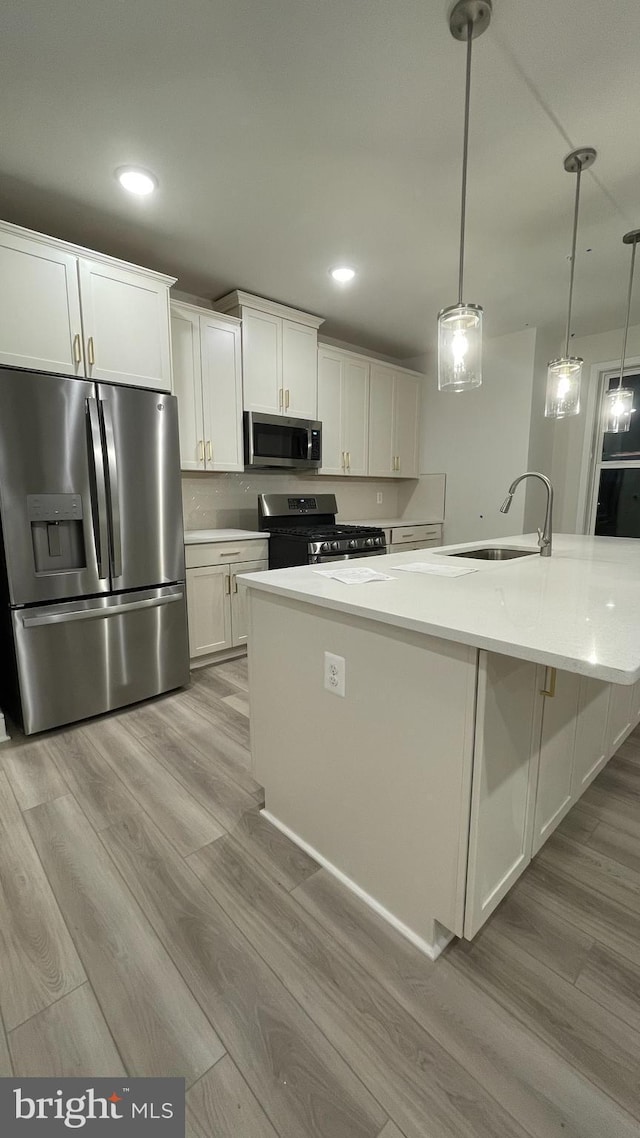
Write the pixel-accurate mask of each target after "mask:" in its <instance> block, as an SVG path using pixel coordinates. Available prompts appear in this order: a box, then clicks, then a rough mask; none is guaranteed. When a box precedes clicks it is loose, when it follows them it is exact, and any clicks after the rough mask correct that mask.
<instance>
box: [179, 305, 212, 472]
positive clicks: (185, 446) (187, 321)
mask: <svg viewBox="0 0 640 1138" xmlns="http://www.w3.org/2000/svg"><path fill="white" fill-rule="evenodd" d="M171 351H172V354H173V394H174V395H175V396H177V399H178V424H179V430H180V466H181V468H182V470H204V468H205V466H204V409H203V405H202V370H201V365H200V315H199V313H198V311H197V310H196V309H195V308H192V307H191V306H190V305H186V304H177V303H176V302H175V301H172V302H171Z"/></svg>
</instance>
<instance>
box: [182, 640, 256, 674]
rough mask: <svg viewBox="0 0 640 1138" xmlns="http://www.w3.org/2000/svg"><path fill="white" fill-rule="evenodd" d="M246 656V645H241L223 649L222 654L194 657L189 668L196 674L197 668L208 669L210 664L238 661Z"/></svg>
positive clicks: (211, 653)
mask: <svg viewBox="0 0 640 1138" xmlns="http://www.w3.org/2000/svg"><path fill="white" fill-rule="evenodd" d="M246 654H247V646H246V644H239V645H238V647H237V648H223V649H222V651H221V652H210V653H209V655H208V656H194V657H193V659H191V660H189V667H190V669H191V671H192V672H194V671H196V669H197V668H207V667H208V666H209V664H224V663H225V662H226V661H227V660H238V659H240V658H241V657H242V656H246Z"/></svg>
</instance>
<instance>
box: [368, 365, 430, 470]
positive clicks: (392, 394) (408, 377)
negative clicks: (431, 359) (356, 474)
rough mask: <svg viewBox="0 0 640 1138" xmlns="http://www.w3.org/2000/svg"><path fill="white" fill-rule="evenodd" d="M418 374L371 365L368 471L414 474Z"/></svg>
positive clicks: (418, 390)
mask: <svg viewBox="0 0 640 1138" xmlns="http://www.w3.org/2000/svg"><path fill="white" fill-rule="evenodd" d="M419 417H420V376H418V375H416V374H412V373H411V372H405V371H399V370H397V369H394V368H392V367H391V366H390V365H387V364H377V363H376V364H372V365H371V392H370V398H369V465H368V473H369V474H370V475H375V476H376V477H382V478H388V477H390V476H391V477H395V478H417V477H418V430H419Z"/></svg>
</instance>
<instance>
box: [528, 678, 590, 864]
mask: <svg viewBox="0 0 640 1138" xmlns="http://www.w3.org/2000/svg"><path fill="white" fill-rule="evenodd" d="M538 682H539V686H540V691H541V692H542V693H544V692H549V693H553V694H548V695H544V706H543V712H542V733H541V736H540V759H539V764H538V786H537V791H536V813H535V822H534V828H533V830H534V832H533V853H534V854H536V853H537V852H538V850H539V849H540V847H541V846H542V845H543V844H544V843H545V842H546V840H547V838H548V837H549V835H550V834H551V833H552V832H553V831H554V830H555V828H556V826H557V825H558V824H559V823H560V822H561V820H562V819H563V818H564V816H565V814H566V813H567V811H568V810H569V808H570V806H571V804H572V801H573V799H572V792H573V761H574V755H575V740H576V726H577V716H578V694H579V688H580V677H579V676H577V675H575V673H573V672H561V671H558V670H557V669H555V668H539V669H538ZM547 685H550V686H547Z"/></svg>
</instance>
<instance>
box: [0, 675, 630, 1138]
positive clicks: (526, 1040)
mask: <svg viewBox="0 0 640 1138" xmlns="http://www.w3.org/2000/svg"><path fill="white" fill-rule="evenodd" d="M246 676H247V673H246V662H245V661H242V660H241V661H232V662H228V663H226V664H221V665H218V666H216V667H210V668H206V669H201V670H199V671H197V672H195V673H194V676H193V681H192V683H191V686H190V687H189V689H188V690H185V691H181V692H177V693H174V694H171V695H168V696H166V697H163V698H162V699H158V700H155V701H149V702H148V703H145V704H142V705H138V706H136V707H134V708H131V709H128V710H125V711H122V712H119V713H115V714H113V715H109V716H104V717H102V718H100V719H96V720H92V721H90V722H87V723H83V724H80V725H78V726H77V727H73V728H69V729H65V730H62V731H56V732H52V733H49V734H47V735H46V736H39V737H37V738H36V739H31V740H25V739H22V738H16V739H14V740H13V741H12V742H11V743H9V744H7V745H5V746H3V747H1V748H0V1011H1V1018H0V1075H8V1074H11V1073H12V1072H13V1073H15V1074H18V1075H24V1076H27V1075H36V1074H39V1075H52V1076H53V1075H57V1076H61V1075H77V1074H82V1075H87V1076H98V1075H122V1074H124V1073H128V1074H131V1075H145V1074H150V1075H151V1074H175V1075H182V1076H184V1077H185V1079H186V1081H187V1086H188V1092H187V1101H188V1133H189V1135H190V1136H191V1138H527V1136H528V1138H603V1136H605V1138H609V1136H610V1138H640V1075H639V1072H640V732H639V733H637V734H636V735H634V736H631V738H630V739H629V740H628V741H627V742H626V743H625V744H624V745H623V747H622V748H621V749H620V751H619V752H618V754H617V755H616V756H615V758H614V759H612V761H611V763H610V764H609V766H608V767H607V768H606V770H605V771H603V773H602V774H601V775H600V777H599V778H598V779H597V781H596V782H595V783H594V784H593V786H592V787H591V788H590V789H589V790H588V791H587V793H586V794H585V795H584V797H583V799H582V800H581V802H580V804H579V806H577V807H576V808H575V809H574V810H573V811H572V812H571V814H570V815H569V816H568V817H567V818H566V819H565V821H564V822H563V823H562V825H561V826H560V828H559V830H558V831H557V832H556V834H555V835H554V836H553V837H552V838H551V839H550V840H549V842H548V843H547V845H546V846H545V847H544V849H543V850H542V851H541V853H540V855H539V856H538V857H537V858H536V860H535V861H534V863H533V864H532V865H531V866H530V867H529V869H528V870H527V871H526V873H525V874H524V875H523V877H522V878H521V879H520V881H519V882H518V884H517V885H516V886H515V888H514V889H513V890H512V892H511V893H510V894H509V896H508V897H507V899H506V900H505V901H504V902H503V903H502V905H501V906H500V908H499V909H498V910H497V912H496V913H495V914H494V916H493V917H492V918H491V919H490V920H489V922H488V923H487V925H486V926H485V928H484V929H483V930H482V932H481V933H480V934H479V935H478V937H477V938H476V940H475V941H474V942H473V944H471V945H470V944H466V943H464V942H456V943H454V944H452V945H451V946H450V947H449V948H448V949H447V951H446V952H445V953H444V955H443V956H442V957H441V958H440V960H438V961H437V962H436V963H435V964H432V963H430V962H429V961H428V960H426V959H425V958H424V957H423V956H421V955H420V953H418V952H417V950H416V949H414V948H413V947H412V946H411V945H410V944H408V943H407V942H406V941H404V940H402V939H401V938H400V937H399V936H398V935H397V934H396V933H395V932H394V930H392V929H391V928H389V926H387V925H385V924H384V923H383V922H382V921H381V920H380V919H379V918H378V917H377V916H376V915H375V914H373V913H372V912H370V911H369V910H368V909H366V908H365V907H364V906H363V905H362V904H361V902H359V901H358V900H357V899H356V898H355V897H354V896H353V895H352V894H350V893H348V892H347V891H345V890H344V889H343V888H342V887H341V886H340V885H339V884H338V883H337V882H335V881H334V880H333V879H332V878H331V877H329V876H328V875H327V873H326V872H325V871H324V870H322V869H320V868H319V867H318V866H317V865H316V864H315V862H313V861H312V860H311V859H310V858H309V857H308V856H307V855H306V854H304V853H302V852H301V851H300V850H298V849H297V848H296V847H295V846H293V845H291V843H290V842H289V841H288V840H287V839H286V838H285V837H284V836H283V835H282V834H280V833H279V832H278V831H276V830H274V829H273V828H272V827H270V826H269V824H268V823H266V822H265V821H264V820H263V819H262V817H261V815H260V812H259V809H260V804H261V800H262V796H261V789H260V787H259V786H258V785H257V784H256V783H255V781H254V780H253V778H252V776H251V773H250V765H249V749H248V748H249V733H248V720H247V708H248V704H247V678H246ZM416 872H419V867H416Z"/></svg>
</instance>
